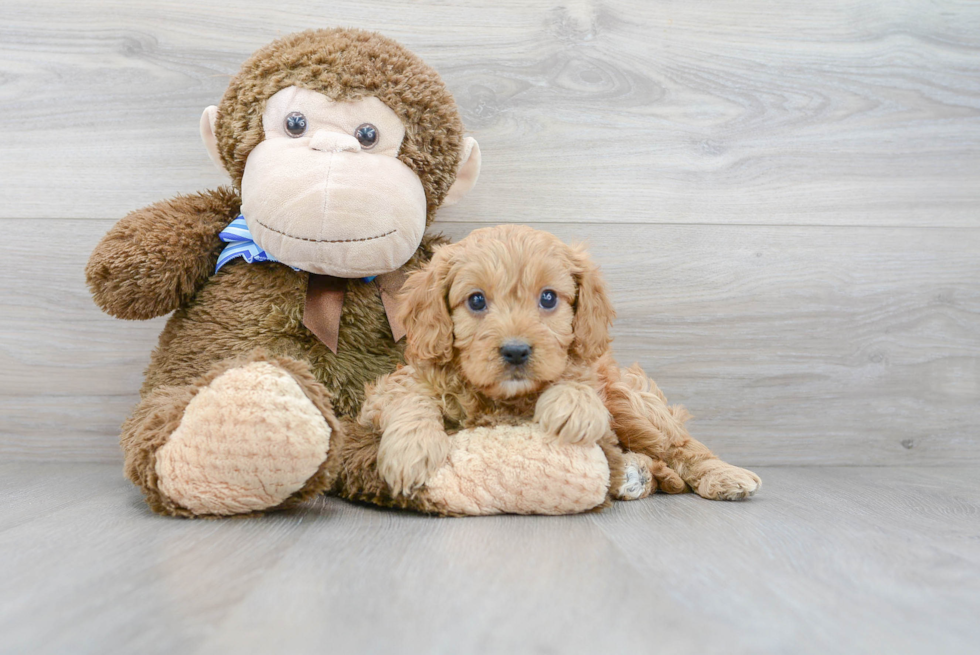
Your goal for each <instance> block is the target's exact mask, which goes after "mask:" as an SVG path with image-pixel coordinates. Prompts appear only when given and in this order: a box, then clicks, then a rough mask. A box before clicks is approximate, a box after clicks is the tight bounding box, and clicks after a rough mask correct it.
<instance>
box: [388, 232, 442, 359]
mask: <svg viewBox="0 0 980 655" xmlns="http://www.w3.org/2000/svg"><path fill="white" fill-rule="evenodd" d="M452 250H453V245H452V244H447V245H444V246H440V247H438V248H436V251H435V253H434V254H433V255H432V259H431V260H429V263H428V264H426V265H425V266H423V267H422V268H421V269H419V270H417V271H414V272H413V273H412V274H410V275H409V276H408V279H407V280H405V284H404V286H402V289H401V291H400V292H399V295H400V296H401V298H400V301H401V302H400V303H399V308H398V318H399V320H400V321H401V323H402V325H403V326H405V331H406V333H407V334H406V339H407V344H406V346H405V361H407V362H409V363H411V362H413V361H432V362H436V363H446V362H448V361H449V360H450V359H452V356H453V319H452V316H450V315H449V305H448V304H447V300H446V294H447V293H448V292H449V284H450V280H449V273H450V270H451V254H452Z"/></svg>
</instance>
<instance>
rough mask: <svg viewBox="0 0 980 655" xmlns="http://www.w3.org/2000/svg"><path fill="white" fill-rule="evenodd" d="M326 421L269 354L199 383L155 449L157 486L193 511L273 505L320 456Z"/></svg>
mask: <svg viewBox="0 0 980 655" xmlns="http://www.w3.org/2000/svg"><path fill="white" fill-rule="evenodd" d="M329 448H330V426H329V425H328V424H327V422H326V420H325V419H324V418H323V415H322V414H321V413H320V411H319V410H318V409H317V408H316V406H315V405H314V404H313V402H312V401H310V399H309V398H307V396H306V394H304V393H303V390H302V389H301V388H300V386H299V384H297V383H296V381H295V380H294V379H293V378H292V377H291V376H290V375H289V374H287V373H286V372H284V371H283V370H281V369H279V368H277V367H276V366H274V365H272V364H270V363H269V362H252V363H250V364H247V365H245V366H241V367H238V368H233V369H230V370H228V371H226V372H225V373H223V374H222V375H220V376H218V377H217V378H215V379H214V380H212V382H211V383H210V384H209V385H208V386H207V387H204V388H203V389H201V390H200V391H199V392H198V393H197V395H196V396H194V398H193V399H192V400H191V402H190V403H189V404H188V405H187V408H186V409H185V410H184V416H183V418H182V419H181V421H180V425H179V426H178V427H177V429H176V430H175V431H174V433H173V434H172V435H171V437H170V440H169V441H168V442H167V443H166V444H165V445H164V446H163V447H162V448H160V450H158V451H157V453H156V473H157V477H158V486H159V489H160V491H161V492H162V493H163V494H165V495H166V496H168V497H169V498H170V499H171V500H173V501H174V502H175V503H177V504H178V505H180V506H181V507H184V508H186V509H188V510H190V511H191V512H193V513H195V514H202V515H208V514H209V515H229V514H246V513H249V512H255V511H261V510H264V509H269V508H271V507H275V506H277V505H279V504H281V503H282V502H283V501H285V500H286V499H287V498H289V497H290V496H291V495H293V494H294V493H296V492H297V491H299V490H300V489H302V488H303V486H304V485H305V484H306V482H307V481H308V480H309V479H310V478H311V477H312V476H313V475H314V474H316V472H317V471H318V470H319V467H320V465H321V464H322V463H323V462H324V461H325V460H326V457H327V451H328V450H329Z"/></svg>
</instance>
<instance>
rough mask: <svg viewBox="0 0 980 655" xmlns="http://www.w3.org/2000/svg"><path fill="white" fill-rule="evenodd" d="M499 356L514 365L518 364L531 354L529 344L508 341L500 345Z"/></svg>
mask: <svg viewBox="0 0 980 655" xmlns="http://www.w3.org/2000/svg"><path fill="white" fill-rule="evenodd" d="M500 356H501V357H503V358H504V361H505V362H507V363H508V364H513V365H514V366H520V365H521V364H523V363H524V362H526V361H527V360H528V357H530V356H531V346H530V345H528V344H526V343H524V342H523V341H508V342H507V343H505V344H504V345H502V346H500Z"/></svg>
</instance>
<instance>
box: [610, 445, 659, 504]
mask: <svg viewBox="0 0 980 655" xmlns="http://www.w3.org/2000/svg"><path fill="white" fill-rule="evenodd" d="M652 464H653V460H651V459H650V458H649V457H647V456H646V455H641V454H640V453H623V483H622V484H621V485H619V489H617V490H616V491H615V492H614V493H613V496H615V498H616V500H640V499H641V498H646V497H647V496H649V495H650V494H652V493H653V492H654V491H656V490H657V485H656V481H655V480H654V477H653V475H652V472H651V466H652Z"/></svg>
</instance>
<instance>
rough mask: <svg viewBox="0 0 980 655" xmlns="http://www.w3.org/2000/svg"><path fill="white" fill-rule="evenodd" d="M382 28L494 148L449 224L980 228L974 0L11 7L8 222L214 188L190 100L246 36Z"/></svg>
mask: <svg viewBox="0 0 980 655" xmlns="http://www.w3.org/2000/svg"><path fill="white" fill-rule="evenodd" d="M332 25H353V26H359V27H365V28H370V29H376V30H379V31H381V32H383V33H385V34H388V35H390V36H392V37H394V38H396V39H399V40H401V41H403V42H404V43H405V44H406V45H408V46H409V47H411V48H412V49H414V50H416V51H417V52H418V53H419V54H421V55H422V56H423V57H424V58H425V59H426V60H428V61H429V62H431V63H432V64H433V65H434V66H435V67H436V68H437V69H438V70H439V71H440V72H441V73H442V74H443V75H444V77H445V79H446V81H447V83H448V84H449V87H450V89H451V90H452V91H453V92H454V94H455V95H456V98H457V100H458V102H459V104H460V106H461V108H462V111H463V116H464V120H465V122H466V124H467V125H468V127H469V129H470V130H471V131H472V132H473V133H474V135H475V136H476V137H477V138H478V139H479V140H480V142H481V144H482V146H483V152H484V162H485V164H484V165H485V169H484V174H483V176H482V179H481V184H480V186H479V187H478V189H477V190H476V191H475V192H474V195H473V197H472V198H471V200H470V201H469V202H468V203H467V204H466V205H465V206H460V207H458V208H455V209H453V210H451V211H447V212H445V213H444V216H443V220H447V221H448V220H474V215H476V216H478V217H479V220H494V219H501V218H508V219H513V218H515V217H518V218H522V219H523V218H526V217H527V216H528V215H529V214H530V215H532V216H533V217H534V218H535V219H536V220H543V221H561V222H577V221H586V222H594V221H604V220H616V221H620V222H624V221H625V222H641V223H647V222H658V223H723V224H730V223H746V224H815V225H944V226H974V227H975V226H976V225H977V211H976V209H977V205H978V202H980V185H978V184H977V183H976V182H977V180H978V179H980V159H978V158H977V157H976V152H977V151H978V149H980V75H978V69H977V52H978V48H980V5H978V4H977V3H975V2H969V1H955V0H946V1H941V2H925V1H922V0H901V1H892V0H889V1H888V2H885V1H884V0H841V1H840V2H833V3H819V6H809V5H808V6H805V7H804V6H802V5H800V6H794V5H780V4H773V3H771V2H769V1H768V0H740V1H739V2H724V3H723V2H707V3H691V2H687V3H685V2H666V1H664V2H657V1H654V2H651V1H648V0H621V1H609V2H575V1H569V2H559V3H552V2H526V1H525V0H493V1H492V2H491V1H489V0H486V1H481V2H462V1H449V2H412V3H406V2H400V1H397V2H396V1H393V0H388V1H374V2H362V1H361V0H338V1H334V2H329V3H322V2H313V1H311V0H297V1H296V2H291V3H289V5H288V7H279V6H277V5H270V4H269V3H267V2H260V1H257V0H256V1H253V2H245V1H242V0H216V1H214V2H207V3H201V2H172V1H170V0H166V1H164V0H147V1H142V2H120V1H112V0H100V1H79V0H5V2H4V3H3V7H2V8H0V75H2V79H3V84H2V85H0V102H2V103H3V108H4V111H3V113H2V116H0V141H2V143H3V144H4V146H3V148H2V149H0V177H2V179H3V181H4V183H3V185H2V186H0V217H13V218H52V217H59V218H96V219H102V218H113V217H119V216H121V215H123V214H124V213H125V212H127V211H129V210H130V209H132V208H134V207H138V206H141V205H145V204H148V203H150V202H152V201H155V200H157V199H159V198H160V197H163V196H167V195H171V194H174V193H178V192H186V191H190V190H195V189H198V188H200V187H206V186H213V185H215V184H216V183H218V182H219V181H220V179H221V178H220V176H219V175H218V173H217V172H215V171H214V170H213V168H212V167H211V165H210V163H209V162H208V160H207V157H206V156H205V153H204V149H203V147H202V146H201V145H200V144H199V139H198V136H197V125H198V118H199V116H200V113H201V111H202V109H203V108H204V107H205V106H207V105H209V104H214V103H216V102H217V101H218V99H219V98H220V97H221V94H222V92H223V90H224V88H225V86H226V84H227V81H228V78H229V75H231V74H232V73H234V72H235V71H236V70H237V69H238V66H239V65H240V63H241V62H242V61H243V60H244V59H245V58H246V57H247V56H248V55H249V54H250V53H251V52H252V51H253V50H255V49H256V48H257V47H259V46H261V45H262V44H264V43H266V42H268V41H269V40H271V39H273V38H275V37H276V36H279V35H281V34H284V33H288V32H291V31H294V30H297V29H304V28H308V27H310V26H332Z"/></svg>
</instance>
